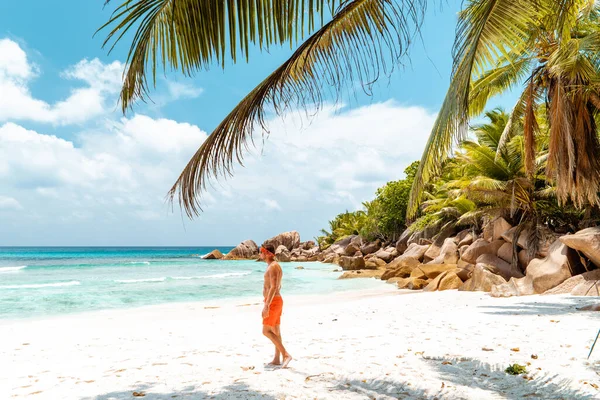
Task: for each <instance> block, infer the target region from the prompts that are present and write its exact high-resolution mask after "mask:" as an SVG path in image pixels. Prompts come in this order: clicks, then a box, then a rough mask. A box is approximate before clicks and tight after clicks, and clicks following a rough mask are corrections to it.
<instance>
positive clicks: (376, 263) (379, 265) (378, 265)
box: [365, 257, 387, 269]
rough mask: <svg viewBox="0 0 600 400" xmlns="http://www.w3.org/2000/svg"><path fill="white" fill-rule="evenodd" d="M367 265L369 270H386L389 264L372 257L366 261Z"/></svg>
mask: <svg viewBox="0 0 600 400" xmlns="http://www.w3.org/2000/svg"><path fill="white" fill-rule="evenodd" d="M365 265H366V267H367V269H385V266H386V265H387V263H386V262H385V261H383V260H382V259H381V258H378V257H371V258H369V259H368V260H367V259H365Z"/></svg>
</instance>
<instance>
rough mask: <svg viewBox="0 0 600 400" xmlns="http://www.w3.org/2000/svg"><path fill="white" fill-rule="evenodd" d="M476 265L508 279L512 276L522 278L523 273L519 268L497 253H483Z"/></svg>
mask: <svg viewBox="0 0 600 400" xmlns="http://www.w3.org/2000/svg"><path fill="white" fill-rule="evenodd" d="M475 265H476V266H480V267H483V268H485V269H487V270H488V271H490V272H492V273H494V274H496V275H500V276H501V277H502V278H504V280H506V281H508V280H509V279H510V278H512V277H516V278H522V277H523V274H522V273H521V271H519V270H518V268H515V267H513V266H512V265H511V264H509V263H507V262H506V261H504V260H502V259H501V258H499V257H497V256H496V255H495V254H482V255H480V256H479V257H478V258H477V263H476V264H475Z"/></svg>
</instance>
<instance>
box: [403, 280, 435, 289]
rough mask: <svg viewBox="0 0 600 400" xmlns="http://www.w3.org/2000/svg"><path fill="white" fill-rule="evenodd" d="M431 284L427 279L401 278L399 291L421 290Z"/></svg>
mask: <svg viewBox="0 0 600 400" xmlns="http://www.w3.org/2000/svg"><path fill="white" fill-rule="evenodd" d="M428 283H429V282H428V281H427V280H426V279H419V278H400V279H399V280H398V283H397V285H398V289H410V290H421V289H423V288H424V287H425V286H427V284H428Z"/></svg>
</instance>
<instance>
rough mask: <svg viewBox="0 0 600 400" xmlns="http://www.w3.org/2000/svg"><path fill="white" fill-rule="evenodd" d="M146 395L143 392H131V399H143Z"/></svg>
mask: <svg viewBox="0 0 600 400" xmlns="http://www.w3.org/2000/svg"><path fill="white" fill-rule="evenodd" d="M144 396H146V393H144V392H133V397H144Z"/></svg>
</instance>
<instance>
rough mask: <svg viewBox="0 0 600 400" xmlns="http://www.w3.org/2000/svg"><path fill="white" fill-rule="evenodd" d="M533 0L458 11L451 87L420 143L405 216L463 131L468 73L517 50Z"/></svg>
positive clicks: (490, 1)
mask: <svg viewBox="0 0 600 400" xmlns="http://www.w3.org/2000/svg"><path fill="white" fill-rule="evenodd" d="M533 3H535V1H534V0H524V1H513V0H472V1H470V2H469V5H468V6H467V7H466V9H465V10H464V11H462V12H461V13H460V17H459V22H458V27H457V32H456V33H457V34H456V41H455V44H454V63H453V64H454V66H453V71H452V80H451V83H450V88H449V90H448V93H447V95H446V98H445V99H444V102H443V104H442V108H441V110H440V112H439V114H438V117H437V119H436V121H435V124H434V126H433V129H432V132H431V135H430V136H429V140H428V141H427V144H426V146H425V150H424V152H423V157H422V158H421V162H420V164H419V170H418V171H417V175H416V177H415V180H414V184H413V188H412V191H411V196H410V201H409V207H408V211H407V214H408V217H409V218H410V217H413V216H414V215H415V213H416V212H417V210H418V204H419V202H420V201H421V196H422V192H423V187H424V185H425V184H426V183H427V182H429V181H430V180H431V179H432V178H433V177H434V176H435V175H436V174H438V173H439V172H440V167H441V162H442V160H444V159H445V158H446V157H447V155H448V152H449V150H450V148H451V146H452V142H453V139H462V138H463V137H464V136H465V134H466V128H467V123H468V118H469V97H470V87H471V79H472V77H473V76H479V75H481V74H482V73H483V71H484V69H485V67H486V66H488V65H494V64H495V61H496V60H497V59H498V58H499V57H500V56H502V55H504V56H506V55H508V54H509V53H510V52H515V53H518V52H521V51H523V50H524V49H525V48H526V47H527V44H528V41H527V35H526V30H527V26H528V24H529V23H531V22H533V17H534V16H535V15H536V10H538V8H537V7H535V5H534V4H533Z"/></svg>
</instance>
